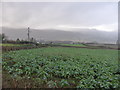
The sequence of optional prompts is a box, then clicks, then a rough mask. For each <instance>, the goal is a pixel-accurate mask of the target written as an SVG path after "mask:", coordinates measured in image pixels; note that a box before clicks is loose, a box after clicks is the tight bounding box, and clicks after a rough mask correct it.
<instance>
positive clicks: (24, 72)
mask: <svg viewBox="0 0 120 90" xmlns="http://www.w3.org/2000/svg"><path fill="white" fill-rule="evenodd" d="M3 70H4V71H7V72H8V73H9V74H10V75H11V77H12V78H15V79H16V80H17V79H21V80H22V79H25V78H27V80H32V81H33V82H35V83H36V84H35V85H33V86H32V85H31V87H32V88H33V87H35V88H106V89H107V88H109V89H112V88H118V86H119V81H118V77H119V76H120V75H119V70H118V50H110V49H87V48H70V47H46V48H39V49H29V50H18V51H11V52H6V53H3ZM33 82H32V83H33Z"/></svg>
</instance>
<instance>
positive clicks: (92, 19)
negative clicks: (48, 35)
mask: <svg viewBox="0 0 120 90" xmlns="http://www.w3.org/2000/svg"><path fill="white" fill-rule="evenodd" d="M2 6H3V7H2V9H3V10H2V11H3V12H2V19H3V22H2V24H3V25H2V26H6V27H13V28H27V27H28V26H29V27H31V28H35V29H59V30H79V29H97V30H102V31H116V30H117V23H118V3H117V2H103V3H102V2H85V3H83V2H66V3H65V2H63V3H62V2H49V3H48V2H44V3H42V2H34V3H33V2H16V3H15V2H11V3H9V2H6V3H3V5H2Z"/></svg>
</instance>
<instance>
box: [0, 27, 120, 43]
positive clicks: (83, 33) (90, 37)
mask: <svg viewBox="0 0 120 90" xmlns="http://www.w3.org/2000/svg"><path fill="white" fill-rule="evenodd" d="M2 33H5V35H6V36H8V38H9V39H13V40H16V39H17V38H20V39H27V28H20V29H14V28H6V27H3V28H2ZM30 37H33V38H35V39H37V40H46V41H49V40H52V41H54V40H61V41H64V40H65V41H66V40H68V41H81V42H98V43H116V41H117V39H118V33H117V32H105V31H98V30H95V29H79V30H78V31H74V30H73V31H64V30H55V29H54V30H53V29H51V30H50V29H44V30H39V29H30Z"/></svg>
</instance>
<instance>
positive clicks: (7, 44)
mask: <svg viewBox="0 0 120 90" xmlns="http://www.w3.org/2000/svg"><path fill="white" fill-rule="evenodd" d="M24 45H25V44H5V43H4V44H0V46H24Z"/></svg>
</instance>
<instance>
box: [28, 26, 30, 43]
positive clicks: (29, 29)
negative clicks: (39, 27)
mask: <svg viewBox="0 0 120 90" xmlns="http://www.w3.org/2000/svg"><path fill="white" fill-rule="evenodd" d="M27 35H28V41H30V28H29V27H28V33H27Z"/></svg>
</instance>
